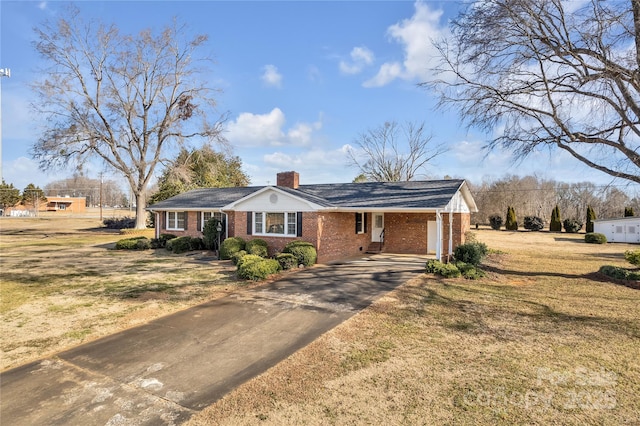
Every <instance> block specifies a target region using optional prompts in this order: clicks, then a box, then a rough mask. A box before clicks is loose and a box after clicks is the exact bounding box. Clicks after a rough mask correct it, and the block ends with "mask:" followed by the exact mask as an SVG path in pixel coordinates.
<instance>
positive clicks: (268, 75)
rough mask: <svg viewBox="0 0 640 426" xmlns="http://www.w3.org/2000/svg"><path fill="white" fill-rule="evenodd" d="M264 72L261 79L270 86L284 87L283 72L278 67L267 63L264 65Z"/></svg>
mask: <svg viewBox="0 0 640 426" xmlns="http://www.w3.org/2000/svg"><path fill="white" fill-rule="evenodd" d="M263 70H264V73H263V74H262V77H260V78H261V80H262V81H263V83H264V84H265V85H266V86H268V87H277V88H280V87H282V74H280V73H279V72H278V67H276V66H275V65H271V64H269V65H265V66H264V67H263Z"/></svg>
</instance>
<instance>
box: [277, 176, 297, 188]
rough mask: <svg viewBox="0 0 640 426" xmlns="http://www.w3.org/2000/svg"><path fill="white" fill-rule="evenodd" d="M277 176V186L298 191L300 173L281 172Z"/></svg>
mask: <svg viewBox="0 0 640 426" xmlns="http://www.w3.org/2000/svg"><path fill="white" fill-rule="evenodd" d="M277 176H278V178H277V183H276V185H278V186H286V187H287V188H292V189H298V186H299V185H300V175H299V174H298V172H280V173H278V175H277Z"/></svg>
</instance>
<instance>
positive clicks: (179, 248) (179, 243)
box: [166, 237, 191, 254]
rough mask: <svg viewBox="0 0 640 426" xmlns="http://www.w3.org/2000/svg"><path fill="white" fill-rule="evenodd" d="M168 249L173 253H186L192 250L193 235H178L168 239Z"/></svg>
mask: <svg viewBox="0 0 640 426" xmlns="http://www.w3.org/2000/svg"><path fill="white" fill-rule="evenodd" d="M166 249H167V250H169V251H170V252H172V253H176V254H179V253H185V252H187V251H189V250H191V237H177V238H173V239H171V240H169V241H167V245H166Z"/></svg>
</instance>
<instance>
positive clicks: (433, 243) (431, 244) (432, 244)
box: [427, 220, 438, 254]
mask: <svg viewBox="0 0 640 426" xmlns="http://www.w3.org/2000/svg"><path fill="white" fill-rule="evenodd" d="M437 245H438V223H437V222H436V221H435V220H429V221H427V253H429V254H431V253H435V252H436V248H437Z"/></svg>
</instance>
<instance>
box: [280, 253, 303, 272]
mask: <svg viewBox="0 0 640 426" xmlns="http://www.w3.org/2000/svg"><path fill="white" fill-rule="evenodd" d="M276 260H277V261H278V263H279V264H280V267H281V268H282V270H284V271H286V270H289V269H294V268H296V267H297V266H298V259H297V258H296V257H295V256H294V255H292V254H291V253H279V254H277V255H276Z"/></svg>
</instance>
